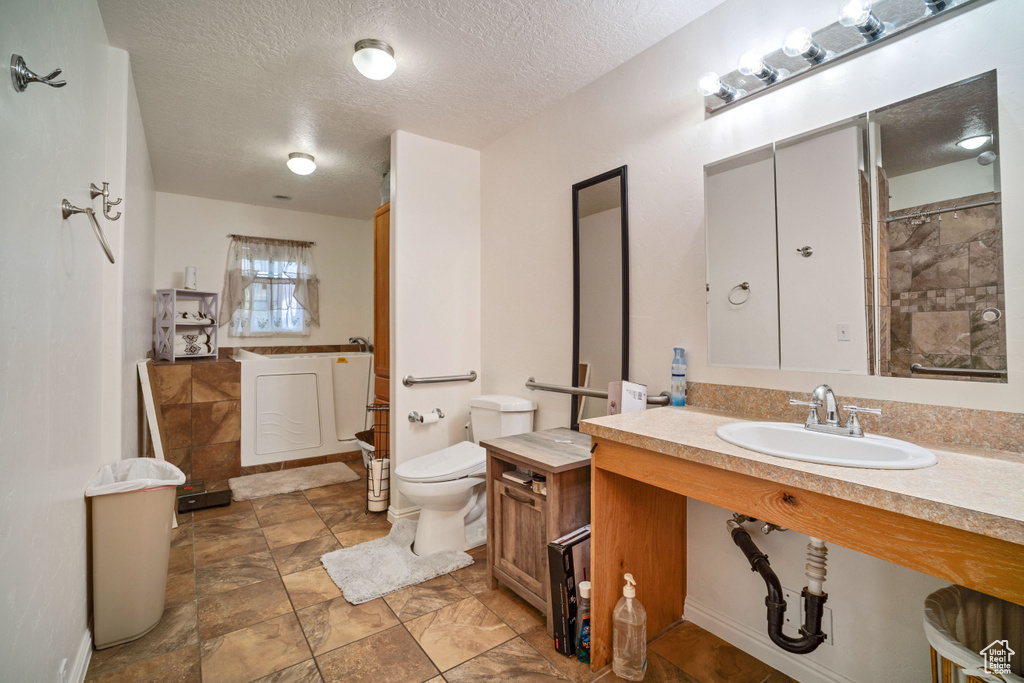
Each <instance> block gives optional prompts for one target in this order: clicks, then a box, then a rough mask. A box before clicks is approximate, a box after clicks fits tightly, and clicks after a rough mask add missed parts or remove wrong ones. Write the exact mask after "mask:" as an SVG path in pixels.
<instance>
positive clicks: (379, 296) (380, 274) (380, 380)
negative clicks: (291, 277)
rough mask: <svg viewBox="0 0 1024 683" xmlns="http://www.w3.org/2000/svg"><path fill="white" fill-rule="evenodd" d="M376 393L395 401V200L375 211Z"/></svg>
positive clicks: (382, 400)
mask: <svg viewBox="0 0 1024 683" xmlns="http://www.w3.org/2000/svg"><path fill="white" fill-rule="evenodd" d="M373 375H374V380H373V396H374V400H375V401H374V402H375V403H388V402H389V401H390V400H391V203H390V202H388V203H387V204H385V205H384V206H382V207H380V208H379V209H377V211H376V212H375V213H374V214H373Z"/></svg>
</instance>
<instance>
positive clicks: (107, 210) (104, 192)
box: [89, 183, 124, 221]
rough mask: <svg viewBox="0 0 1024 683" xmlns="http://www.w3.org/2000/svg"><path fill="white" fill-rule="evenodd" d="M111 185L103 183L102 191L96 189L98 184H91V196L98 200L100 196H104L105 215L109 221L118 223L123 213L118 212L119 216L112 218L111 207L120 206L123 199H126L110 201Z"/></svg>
mask: <svg viewBox="0 0 1024 683" xmlns="http://www.w3.org/2000/svg"><path fill="white" fill-rule="evenodd" d="M109 185H110V183H103V189H102V190H101V189H100V188H98V187H96V183H89V196H91V197H92V198H93V199H96V198H97V197H99V196H100V195H103V215H104V216H105V217H106V219H107V220H108V221H116V220H117V219H118V218H120V217H121V212H120V211H118V212H117V215H115V216H111V215H110V207H112V206H117V205H118V204H120V203H121V199H124V197H121V198H120V199H118V200H116V201H113V202H112V201H110V187H109Z"/></svg>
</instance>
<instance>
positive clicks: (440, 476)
mask: <svg viewBox="0 0 1024 683" xmlns="http://www.w3.org/2000/svg"><path fill="white" fill-rule="evenodd" d="M486 470H487V450H486V449H484V448H482V447H480V446H478V445H477V444H475V443H473V442H472V441H462V442H460V443H457V444H455V445H454V446H448V447H447V448H442V449H441V450H439V451H434V452H433V453H428V454H427V455H424V456H420V457H419V458H413V459H412V460H409V461H406V462H403V463H402V464H401V465H399V466H398V467H397V468H395V476H396V477H398V478H399V479H401V480H402V481H408V482H417V483H429V482H440V481H452V480H454V479H461V478H463V477H470V476H472V475H474V474H481V473H483V472H485V471H486Z"/></svg>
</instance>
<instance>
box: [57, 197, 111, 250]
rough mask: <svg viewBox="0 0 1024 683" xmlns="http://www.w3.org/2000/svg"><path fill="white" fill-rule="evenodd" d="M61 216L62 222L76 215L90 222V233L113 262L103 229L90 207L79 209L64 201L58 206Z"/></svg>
mask: <svg viewBox="0 0 1024 683" xmlns="http://www.w3.org/2000/svg"><path fill="white" fill-rule="evenodd" d="M60 212H61V215H62V216H64V220H67V219H68V218H70V217H71V216H73V215H75V214H76V213H84V214H85V215H87V216H88V217H89V220H90V221H92V231H93V232H94V233H96V239H98V240H99V241H100V246H101V247H103V251H104V252H106V254H107V258H108V259H110V262H111V263H113V262H114V254H113V252H111V251H110V246H109V245H107V238H106V236H105V235H104V234H103V228H101V227H100V222H99V221H98V220H96V212H95V211H93V210H92V207H88V208H85V209H80V208H78V207H77V206H73V205H72V204H71V202H69V201H68V200H66V199H65V200H64V201H62V202H61V204H60Z"/></svg>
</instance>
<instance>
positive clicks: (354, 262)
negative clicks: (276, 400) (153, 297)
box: [150, 192, 373, 347]
mask: <svg viewBox="0 0 1024 683" xmlns="http://www.w3.org/2000/svg"><path fill="white" fill-rule="evenodd" d="M232 233H233V234H239V235H254V236H257V237H277V238H280V239H291V240H308V241H312V242H316V246H314V247H313V261H314V264H315V266H316V273H317V276H318V277H319V278H320V327H314V328H313V329H312V332H311V333H310V335H309V336H308V337H229V336H228V333H227V327H221V329H220V333H219V337H218V343H219V345H220V346H222V347H223V346H300V345H320V344H346V343H348V339H349V337H355V336H360V337H366V338H367V339H370V338H371V337H372V335H373V223H372V221H369V220H357V219H354V218H339V217H336V216H324V215H321V214H315V213H304V212H301V211H289V210H287V209H275V208H268V207H265V206H254V205H251V204H238V203H235V202H225V201H220V200H217V199H204V198H202V197H189V196H187V195H181V194H169V193H166V192H157V193H156V261H155V266H154V272H153V288H154V289H166V288H169V287H181V286H182V284H183V282H184V276H185V266H195V267H196V276H197V277H196V279H197V284H198V288H199V290H200V291H205V292H223V290H224V270H225V267H226V265H227V257H228V244H229V243H230V240H229V239H228V237H227V236H228V234H232ZM371 341H372V340H371ZM150 342H151V344H152V340H150Z"/></svg>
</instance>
